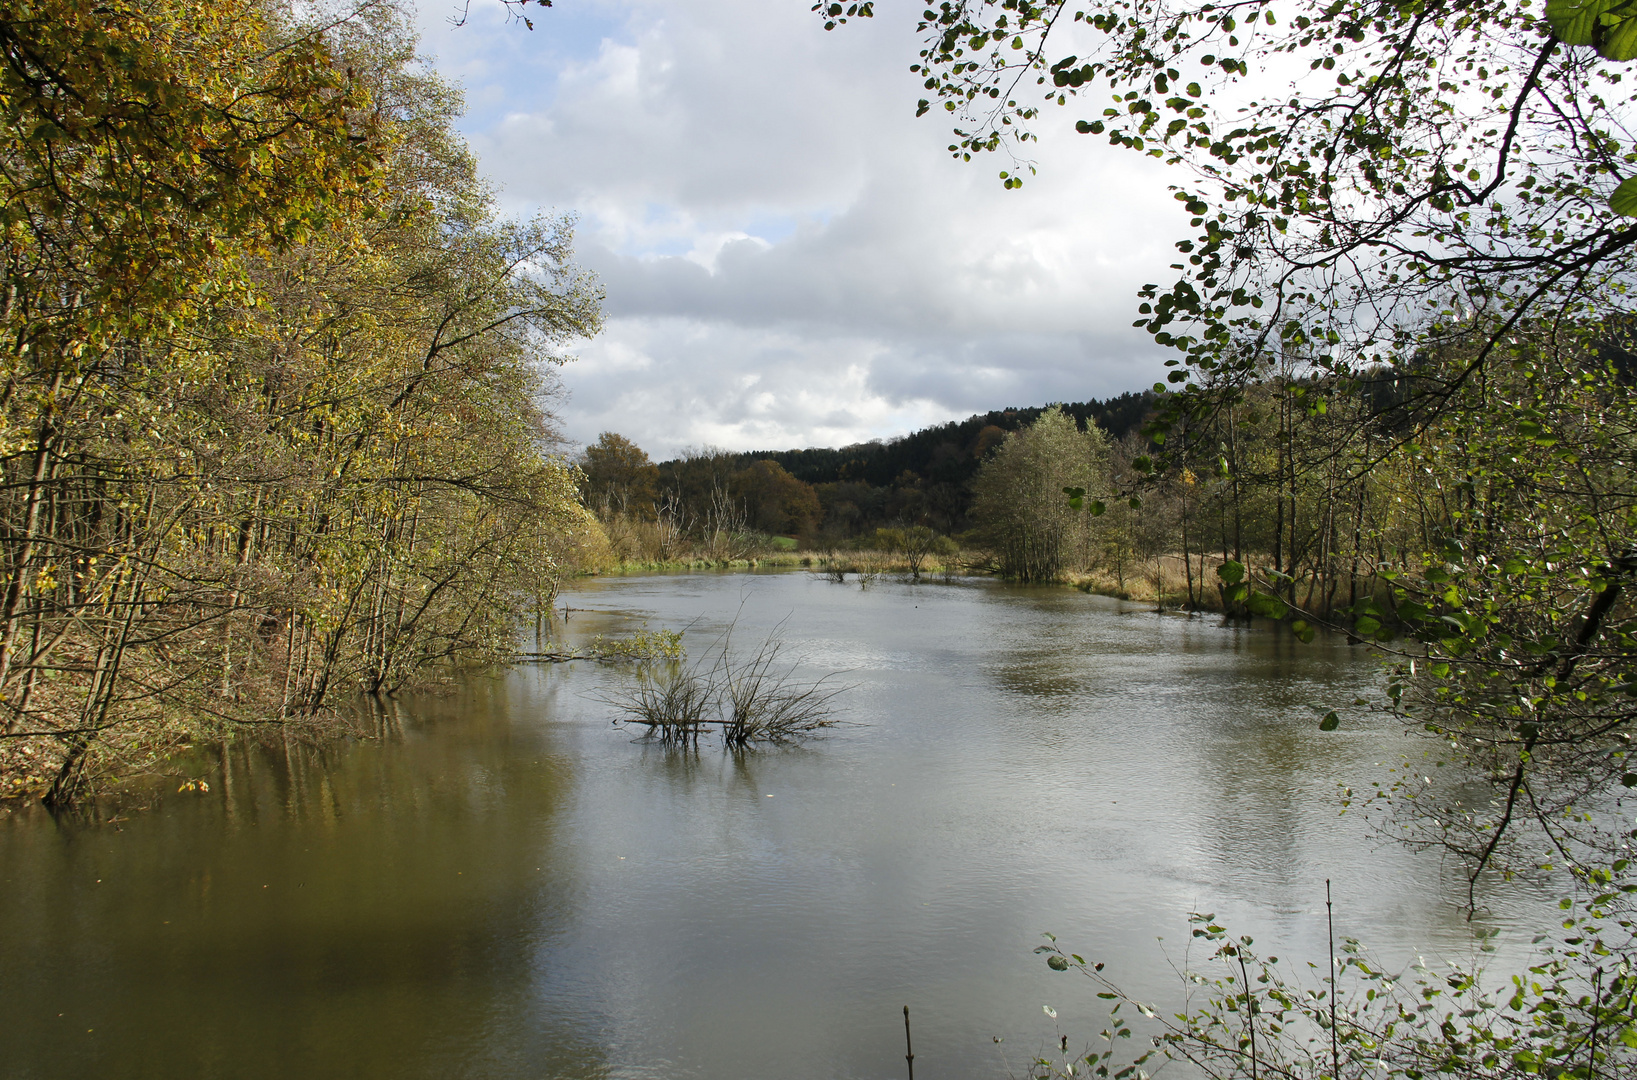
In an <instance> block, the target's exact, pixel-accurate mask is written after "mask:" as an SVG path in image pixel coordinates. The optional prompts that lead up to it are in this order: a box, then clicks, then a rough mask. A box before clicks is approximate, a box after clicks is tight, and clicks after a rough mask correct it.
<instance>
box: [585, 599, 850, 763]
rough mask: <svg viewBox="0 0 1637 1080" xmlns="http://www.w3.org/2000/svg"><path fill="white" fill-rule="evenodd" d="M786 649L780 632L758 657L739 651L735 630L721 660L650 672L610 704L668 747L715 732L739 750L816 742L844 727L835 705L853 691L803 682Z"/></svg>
mask: <svg viewBox="0 0 1637 1080" xmlns="http://www.w3.org/2000/svg"><path fill="white" fill-rule="evenodd" d="M784 648H785V644H784V641H783V639H782V638H781V637H780V636H779V634H778V632H777V631H775V632H773V633H771V634H769V635H768V636H767V637H766V638H764V639H762V642H761V643H760V644H759V645H758V646H757V647H756V648H755V649H753V650H751V651H750V652H748V653H738V652H735V650H734V648H733V631H732V629H731V628H730V629H729V630H728V632H727V633H726V634H724V635H723V636H722V640H721V643H720V645H719V647H718V648H717V649H716V650H715V656H714V658H710V659H707V660H702V661H700V662H699V663H697V664H695V665H693V666H691V667H683V666H682V665H680V664H671V665H668V666H667V667H666V668H665V669H664V670H660V671H656V670H654V669H652V668H649V669H646V670H644V671H641V672H639V673H638V676H637V678H636V679H635V680H634V681H633V682H632V683H631V684H630V685H628V686H625V687H623V688H621V689H619V690H617V691H614V692H613V693H611V694H609V695H607V697H606V698H605V700H606V701H607V702H608V703H609V704H611V705H613V706H614V707H615V709H617V710H618V711H619V712H620V713H621V714H622V719H623V720H625V722H627V723H632V724H637V725H639V726H642V727H646V728H647V729H648V730H647V735H648V736H649V737H651V738H655V739H658V740H659V741H660V742H661V743H664V744H665V745H667V746H698V745H699V737H700V735H701V734H702V733H704V732H705V731H706V730H707V729H709V728H713V727H714V728H715V729H716V730H717V733H718V734H720V735H721V737H722V743H723V745H724V746H732V747H744V746H749V745H751V744H753V743H784V742H793V741H796V740H799V739H805V738H809V737H811V736H813V735H816V734H817V733H818V732H820V731H822V730H823V729H824V728H828V727H833V726H834V725H835V724H836V723H838V721H837V720H836V718H835V714H834V710H833V703H834V701H835V698H836V696H837V695H838V694H840V693H841V692H842V691H843V690H845V689H846V687H844V686H834V685H831V683H830V679H831V676H829V675H826V676H824V677H823V678H820V679H817V680H812V681H809V680H804V679H800V678H798V677H797V676H796V666H797V665H796V664H795V663H793V662H785V661H783V660H782V659H781V654H782V653H783V652H784Z"/></svg>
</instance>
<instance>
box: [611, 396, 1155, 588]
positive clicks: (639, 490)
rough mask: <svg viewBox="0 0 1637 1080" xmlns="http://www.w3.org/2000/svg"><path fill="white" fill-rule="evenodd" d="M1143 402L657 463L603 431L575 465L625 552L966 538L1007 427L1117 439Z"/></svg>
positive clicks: (1036, 409)
mask: <svg viewBox="0 0 1637 1080" xmlns="http://www.w3.org/2000/svg"><path fill="white" fill-rule="evenodd" d="M1152 408H1153V401H1152V395H1151V394H1149V393H1146V392H1144V393H1129V394H1122V395H1120V396H1119V397H1115V398H1110V399H1108V400H1107V401H1096V400H1093V401H1086V402H1079V403H1074V404H1069V405H1058V406H1033V407H1029V408H1009V409H1001V410H995V411H992V412H988V413H982V414H977V415H974V416H971V417H969V418H967V419H966V420H960V421H951V422H950V423H947V424H940V425H937V426H934V427H929V428H924V429H922V430H920V431H916V432H914V433H912V434H909V435H906V436H904V437H902V438H898V439H892V440H885V441H883V440H875V441H871V442H867V443H858V444H855V445H852V446H846V447H842V448H840V449H819V448H815V449H806V450H785V451H769V452H761V451H757V452H730V451H725V450H716V449H711V448H703V449H696V450H689V451H686V452H684V453H683V454H682V455H681V456H679V457H677V458H675V459H672V460H669V461H663V462H657V463H656V462H653V461H651V460H650V459H649V457H648V455H647V454H646V452H644V451H643V450H642V449H641V448H640V447H638V446H636V444H634V443H633V442H632V441H631V440H629V439H627V438H626V437H624V436H622V435H618V434H615V433H613V432H607V433H604V434H603V435H602V436H601V438H599V440H598V441H597V442H596V443H594V444H592V445H591V446H589V447H587V448H586V450H585V452H584V453H583V454H582V455H581V457H580V459H579V462H578V463H579V465H580V467H581V469H582V471H583V473H584V480H583V483H582V492H583V496H584V499H585V503H586V505H587V506H588V507H589V508H591V509H592V510H593V511H594V512H595V513H596V514H597V515H598V518H599V520H601V521H602V522H603V524H604V527H605V529H606V530H607V531H608V533H609V539H610V542H611V544H612V545H613V547H614V548H615V550H616V551H617V552H619V553H621V554H622V556H623V557H626V558H632V559H638V560H643V559H650V560H664V559H671V558H676V557H678V556H679V555H680V554H681V553H682V552H683V551H684V550H687V551H689V552H696V551H697V552H699V553H701V554H706V555H707V557H713V556H721V555H729V556H730V557H742V556H743V555H744V554H745V553H747V552H748V551H750V550H751V549H752V548H754V546H755V544H756V543H757V537H758V535H759V536H763V537H765V536H786V537H790V538H792V539H797V540H798V541H799V542H800V543H801V544H803V545H804V546H807V547H813V548H825V547H838V546H846V545H849V544H856V543H858V542H859V541H861V540H862V541H864V542H873V540H874V537H875V534H876V532H877V531H878V530H882V529H886V530H892V529H903V528H906V527H920V528H926V529H932V530H933V531H934V532H936V533H938V534H940V535H946V536H958V535H962V534H965V533H967V532H968V531H970V530H971V529H972V528H973V527H974V525H975V524H976V522H975V519H974V518H973V516H972V513H971V510H972V500H973V495H974V488H973V481H974V479H975V478H976V477H977V475H978V473H979V471H980V469H981V468H982V466H983V463H984V461H985V460H986V459H987V458H988V457H989V456H990V455H991V453H992V452H993V451H994V450H995V449H996V448H997V447H999V446H1001V445H1002V444H1003V443H1004V442H1005V441H1006V438H1007V436H1008V435H1009V434H1010V433H1012V432H1016V431H1019V430H1022V429H1025V428H1027V427H1029V426H1030V425H1031V424H1033V423H1034V422H1035V421H1036V420H1038V419H1039V418H1040V417H1041V416H1042V415H1044V414H1046V413H1048V412H1050V413H1053V414H1056V415H1063V416H1067V417H1069V418H1070V419H1071V420H1072V421H1073V423H1074V425H1075V426H1076V427H1077V428H1078V429H1079V430H1081V431H1088V430H1098V431H1100V432H1101V433H1103V435H1105V436H1108V437H1112V438H1119V437H1124V436H1128V435H1130V434H1131V433H1132V432H1134V431H1135V430H1136V429H1137V428H1138V427H1140V426H1141V424H1142V422H1143V419H1144V418H1145V417H1146V416H1147V415H1148V413H1149V412H1151V411H1152ZM890 535H891V534H890V533H889V536H890ZM735 538H737V539H735ZM639 552H640V553H641V554H639Z"/></svg>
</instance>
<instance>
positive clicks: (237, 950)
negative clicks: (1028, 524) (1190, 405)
mask: <svg viewBox="0 0 1637 1080" xmlns="http://www.w3.org/2000/svg"><path fill="white" fill-rule="evenodd" d="M566 600H567V602H568V603H569V604H570V605H571V606H572V607H573V609H574V611H573V613H572V615H571V618H570V622H569V623H568V629H569V631H570V635H571V636H575V637H581V638H583V637H585V636H588V635H590V634H593V633H597V632H621V631H624V630H629V629H631V628H634V627H637V626H641V625H643V624H646V625H648V626H650V627H652V628H660V627H667V628H677V627H681V626H684V625H687V626H689V627H690V629H689V630H688V632H687V634H686V638H685V640H686V641H687V642H688V643H689V644H690V647H691V649H692V651H693V653H694V654H695V655H698V654H699V653H701V652H703V651H705V650H706V648H707V647H708V645H709V644H710V642H711V641H713V640H714V639H715V638H716V637H717V636H718V635H719V634H720V633H721V631H722V630H723V629H724V628H725V627H727V626H728V625H729V623H731V622H733V621H734V620H737V628H736V630H735V635H736V637H737V638H738V639H739V640H744V641H752V640H759V639H760V638H761V636H762V635H764V634H766V633H768V632H769V631H771V630H772V629H773V628H774V627H775V626H779V625H782V627H783V630H782V633H783V635H784V637H785V638H786V640H787V641H788V642H789V643H790V646H791V649H792V650H793V653H799V654H800V656H801V657H802V658H803V660H804V662H805V665H806V667H805V668H804V670H805V671H807V672H809V673H811V674H821V673H824V672H830V671H844V672H845V674H843V675H842V676H841V677H840V680H841V681H842V682H844V683H846V684H848V685H849V686H850V689H849V690H848V691H847V692H846V693H845V694H844V695H843V696H842V697H841V698H840V699H838V704H839V705H840V707H841V711H842V715H843V716H844V718H845V719H846V720H847V721H848V723H847V725H846V726H843V727H840V728H838V729H835V731H834V732H833V733H832V734H830V735H828V736H827V737H825V738H823V739H821V740H819V741H816V742H814V743H811V744H809V745H806V746H802V747H796V748H788V749H781V750H771V751H758V752H753V753H748V754H741V755H730V754H724V753H722V752H721V751H719V750H717V749H716V748H714V747H710V746H706V747H705V748H702V749H701V751H700V752H699V753H698V754H697V755H689V754H678V753H673V752H666V751H665V750H663V749H661V748H660V747H657V746H654V745H652V744H646V743H642V742H639V741H633V733H632V732H631V731H630V730H629V729H627V728H623V727H619V726H615V725H614V724H613V723H611V719H612V717H613V715H614V714H613V711H612V710H611V708H610V706H609V705H608V704H607V703H606V700H605V696H606V694H607V693H608V692H610V691H611V690H614V689H617V687H618V686H619V685H620V684H621V681H622V680H623V679H625V678H628V677H629V676H628V675H626V674H625V673H623V672H622V671H621V670H618V669H614V668H609V667H604V666H599V665H596V664H591V663H585V662H576V663H573V664H568V665H558V666H545V667H539V668H529V669H524V670H520V671H516V672H513V673H510V674H507V675H504V676H499V677H495V678H489V679H480V680H473V681H471V682H469V683H467V684H465V685H463V686H462V687H461V688H460V689H459V690H458V692H456V693H454V694H451V695H448V696H444V697H439V698H422V699H419V700H415V701H410V702H405V703H403V704H402V705H401V707H400V708H398V709H397V710H395V711H393V712H391V713H389V714H388V715H386V716H384V717H382V718H381V725H382V726H381V732H382V737H381V738H379V739H378V740H372V741H362V742H354V743H349V744H346V745H343V746H338V747H337V746H332V747H328V748H313V747H302V746H290V745H277V746H274V747H271V748H251V747H240V748H237V749H235V750H234V751H233V752H231V753H230V754H228V755H227V756H226V758H225V759H223V758H221V757H206V756H201V757H200V758H198V759H196V760H193V761H191V762H189V763H184V765H183V766H179V769H178V775H177V776H176V777H173V778H172V779H171V780H170V782H169V783H168V784H167V786H166V788H165V789H164V790H165V792H166V794H164V795H163V797H162V798H160V799H159V800H158V801H157V802H156V803H155V804H154V805H152V806H151V807H150V808H148V809H143V810H137V809H130V810H127V811H124V812H122V813H121V814H119V815H117V817H118V820H115V821H113V822H112V823H102V824H97V825H90V824H84V823H80V824H76V823H73V822H69V821H62V822H56V821H53V820H52V819H51V818H50V817H48V816H46V815H45V814H43V813H41V812H38V811H33V810H27V811H21V812H16V813H13V814H11V815H10V816H9V817H8V818H5V819H3V820H0V880H3V888H0V1077H6V1078H24V1077H27V1078H34V1077H64V1076H92V1075H96V1076H99V1077H177V1076H186V1077H224V1078H225V1077H234V1078H240V1077H245V1078H249V1077H289V1076H303V1077H383V1078H385V1077H392V1078H398V1077H405V1078H410V1077H439V1078H453V1077H474V1078H478V1077H484V1078H487V1077H507V1078H509V1077H699V1078H710V1080H734V1078H752V1077H766V1076H775V1075H778V1076H797V1077H898V1076H902V1075H903V1070H904V1061H903V1054H904V1045H903V1020H902V1012H901V1008H902V1006H903V1005H905V1004H908V1005H909V1006H910V1007H911V1009H912V1013H913V1019H914V1024H915V1028H914V1030H915V1054H916V1065H917V1068H918V1072H919V1074H920V1075H921V1076H923V1077H931V1078H951V1077H953V1078H961V1077H999V1076H1005V1075H1008V1074H1013V1075H1016V1074H1021V1073H1022V1072H1023V1070H1024V1068H1025V1067H1026V1064H1027V1061H1028V1059H1029V1058H1030V1057H1031V1056H1032V1055H1033V1054H1034V1053H1035V1052H1036V1051H1039V1050H1041V1049H1042V1048H1043V1047H1044V1046H1045V1044H1046V1043H1047V1041H1048V1040H1051V1041H1055V1038H1056V1034H1055V1033H1056V1030H1057V1029H1056V1028H1054V1027H1053V1026H1052V1022H1051V1021H1049V1020H1048V1019H1046V1017H1045V1016H1044V1015H1043V1013H1042V1010H1041V1006H1042V1005H1043V1004H1051V1005H1053V1006H1054V1007H1055V1008H1056V1010H1057V1012H1058V1013H1059V1016H1060V1019H1059V1021H1058V1023H1059V1025H1060V1026H1061V1030H1062V1031H1063V1032H1064V1033H1067V1034H1070V1035H1071V1036H1072V1038H1073V1040H1074V1041H1075V1042H1076V1043H1079V1042H1081V1041H1082V1039H1084V1038H1090V1037H1091V1036H1092V1035H1093V1034H1094V1033H1095V1031H1096V1030H1097V1029H1098V1028H1100V1027H1101V1025H1102V1020H1103V1016H1104V1014H1103V1013H1102V1011H1101V1009H1100V1006H1101V1004H1102V1003H1101V1002H1099V1001H1098V1000H1097V999H1096V998H1095V997H1094V995H1093V988H1092V987H1091V986H1090V985H1089V984H1087V983H1086V982H1085V980H1084V979H1082V978H1080V977H1078V976H1076V975H1072V974H1057V973H1054V972H1051V971H1049V970H1048V969H1047V968H1046V967H1045V965H1044V964H1043V963H1042V962H1041V961H1040V959H1039V958H1038V957H1035V956H1033V955H1032V954H1031V952H1030V950H1031V949H1032V948H1033V946H1035V945H1036V944H1038V943H1039V942H1040V940H1041V938H1040V936H1039V935H1040V934H1041V933H1042V932H1043V931H1048V930H1049V931H1053V932H1055V933H1056V934H1057V935H1058V936H1059V938H1060V939H1061V941H1062V942H1063V943H1064V945H1065V946H1067V947H1069V948H1070V949H1072V950H1073V951H1075V952H1079V953H1082V954H1085V955H1087V956H1089V957H1095V958H1096V959H1099V960H1103V961H1106V962H1107V964H1108V971H1109V972H1110V973H1111V974H1113V975H1114V976H1115V977H1116V978H1117V980H1118V981H1120V982H1122V983H1123V984H1124V985H1126V986H1127V987H1128V988H1130V989H1131V990H1133V991H1134V992H1136V993H1138V994H1140V995H1142V996H1144V997H1146V998H1149V999H1152V1000H1155V1001H1158V1002H1160V1003H1161V1004H1164V1003H1166V1002H1168V1001H1175V1000H1177V998H1178V994H1179V990H1178V987H1177V984H1176V981H1175V979H1174V977H1173V976H1172V975H1171V974H1170V973H1169V969H1168V967H1167V966H1166V960H1167V957H1169V958H1170V959H1172V960H1177V961H1181V960H1182V959H1183V958H1184V956H1185V950H1186V942H1187V940H1188V926H1187V922H1186V917H1187V914H1188V913H1189V912H1190V911H1194V910H1210V911H1214V912H1216V913H1217V915H1218V918H1219V920H1220V921H1226V922H1228V923H1229V924H1230V926H1231V927H1232V928H1233V929H1235V930H1239V931H1249V932H1253V933H1255V934H1256V935H1257V937H1258V940H1259V942H1260V943H1261V944H1263V945H1265V946H1267V947H1268V948H1269V949H1270V950H1272V949H1276V950H1278V951H1280V952H1281V953H1284V954H1285V955H1287V956H1289V957H1291V958H1293V959H1302V960H1305V959H1315V960H1319V961H1320V962H1321V963H1322V960H1323V957H1324V953H1325V945H1324V941H1325V925H1324V915H1323V899H1324V882H1325V879H1326V878H1330V879H1333V881H1334V888H1335V898H1336V907H1337V912H1338V932H1339V933H1341V934H1346V935H1351V936H1357V937H1360V938H1362V939H1364V940H1366V941H1368V942H1371V943H1373V944H1374V945H1376V946H1377V947H1378V948H1379V950H1380V951H1381V952H1383V953H1384V954H1386V955H1388V956H1391V957H1394V958H1398V959H1403V958H1407V957H1409V956H1410V955H1412V954H1413V953H1414V952H1416V951H1421V952H1423V953H1425V954H1426V955H1427V956H1428V957H1429V959H1431V958H1437V957H1444V958H1448V959H1466V958H1470V956H1471V955H1472V954H1473V950H1474V938H1473V931H1474V925H1476V926H1477V927H1479V928H1485V927H1498V928H1499V929H1500V930H1501V931H1502V935H1501V940H1502V941H1503V942H1504V941H1512V940H1514V939H1517V938H1519V937H1520V936H1521V935H1522V934H1523V927H1524V926H1525V925H1527V924H1528V923H1529V922H1530V920H1531V918H1532V917H1533V916H1534V915H1535V914H1536V913H1537V911H1536V909H1535V906H1534V905H1535V903H1536V901H1534V900H1529V899H1521V898H1520V899H1514V900H1513V901H1511V903H1512V906H1511V907H1502V908H1500V909H1499V910H1496V911H1491V912H1488V913H1486V914H1485V915H1484V916H1483V917H1481V918H1480V919H1479V920H1477V922H1476V924H1468V923H1467V922H1466V921H1465V918H1464V914H1463V913H1462V912H1461V911H1460V910H1458V907H1457V904H1458V901H1459V899H1460V896H1461V888H1460V884H1459V882H1458V880H1457V879H1456V877H1455V875H1454V874H1453V873H1452V872H1451V871H1450V870H1449V869H1448V868H1446V867H1444V866H1443V865H1441V864H1440V862H1439V861H1438V860H1437V859H1436V858H1432V857H1429V856H1426V855H1415V854H1412V853H1409V852H1406V851H1404V850H1403V849H1401V848H1398V847H1396V846H1393V845H1391V844H1389V843H1386V842H1384V841H1382V840H1381V839H1380V837H1379V835H1378V834H1377V833H1376V832H1375V831H1373V830H1372V828H1371V827H1370V825H1369V824H1368V823H1367V822H1365V821H1364V820H1362V819H1361V818H1360V817H1358V816H1357V815H1355V814H1349V815H1340V814H1339V813H1338V810H1339V805H1338V798H1337V790H1338V784H1344V783H1345V784H1354V785H1358V784H1361V783H1362V782H1363V781H1365V780H1367V779H1368V778H1369V777H1371V776H1379V775H1381V769H1380V767H1379V764H1378V763H1384V762H1390V761H1393V760H1396V759H1397V758H1398V757H1399V756H1400V755H1403V754H1418V753H1419V747H1418V746H1417V745H1416V744H1415V743H1414V742H1412V741H1409V740H1406V739H1405V738H1404V736H1402V735H1401V734H1399V733H1398V732H1397V730H1396V729H1395V728H1393V727H1391V726H1390V725H1388V724H1386V723H1385V722H1383V721H1379V720H1374V721H1372V720H1370V719H1369V718H1367V717H1360V716H1352V715H1349V713H1348V710H1347V709H1346V708H1344V709H1343V710H1342V711H1343V715H1344V716H1345V717H1347V721H1346V723H1344V726H1343V730H1342V731H1340V732H1337V733H1334V734H1330V735H1321V734H1320V733H1319V732H1318V731H1317V730H1316V728H1317V720H1318V713H1316V712H1315V711H1314V708H1313V707H1314V706H1322V707H1324V708H1328V707H1331V706H1334V705H1338V704H1339V705H1346V703H1348V702H1351V701H1352V699H1353V698H1354V697H1355V696H1356V695H1357V694H1358V693H1359V692H1361V691H1364V690H1367V689H1368V688H1370V687H1372V686H1374V685H1375V684H1376V682H1377V681H1378V680H1377V674H1376V668H1375V665H1374V662H1373V661H1372V660H1371V659H1370V658H1369V656H1368V654H1366V653H1364V652H1363V651H1362V650H1359V649H1356V648H1352V647H1349V646H1347V645H1346V644H1344V643H1342V642H1339V641H1334V640H1331V641H1320V642H1317V643H1314V644H1312V645H1305V646H1304V645H1301V644H1299V643H1297V642H1295V641H1293V640H1291V639H1290V638H1289V637H1288V636H1285V635H1281V634H1278V633H1275V632H1273V631H1270V630H1266V629H1243V628H1229V627H1223V626H1220V625H1218V624H1217V622H1216V621H1215V620H1213V619H1206V618H1193V619H1190V618H1185V617H1181V616H1175V615H1171V616H1155V615H1154V614H1152V613H1150V612H1146V611H1143V610H1141V609H1140V608H1137V607H1136V606H1134V605H1125V604H1120V603H1118V602H1115V601H1111V600H1106V599H1102V598H1096V597H1086V596H1082V595H1080V594H1078V593H1075V592H1072V591H1067V590H1016V589H1008V588H1005V587H1002V586H999V585H996V584H994V583H990V582H976V581H974V582H964V583H955V584H934V583H924V584H920V585H909V584H903V583H890V582H882V583H880V584H878V585H876V586H875V587H874V588H872V589H870V590H868V591H864V590H860V589H859V588H857V587H856V585H852V584H849V585H846V586H840V585H835V584H832V583H829V582H827V581H824V580H822V579H820V578H818V577H816V576H812V575H808V574H799V573H786V574H776V575H690V576H659V577H648V578H628V579H609V580H598V581H593V582H590V583H588V584H586V585H585V586H584V587H582V588H580V589H578V590H577V591H575V592H574V593H572V594H569V595H568V596H567V597H566ZM187 776H200V777H203V778H204V779H206V780H207V781H208V782H209V783H210V791H209V792H208V793H206V794H201V793H196V792H183V793H176V792H174V789H175V787H177V786H179V783H180V780H181V779H185V778H186V777H187ZM1160 937H1163V938H1164V939H1165V940H1164V942H1160V941H1157V940H1156V939H1157V938H1160ZM996 1036H999V1037H1001V1038H1002V1039H1003V1041H1002V1042H999V1043H997V1042H995V1041H994V1038H995V1037H996Z"/></svg>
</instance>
